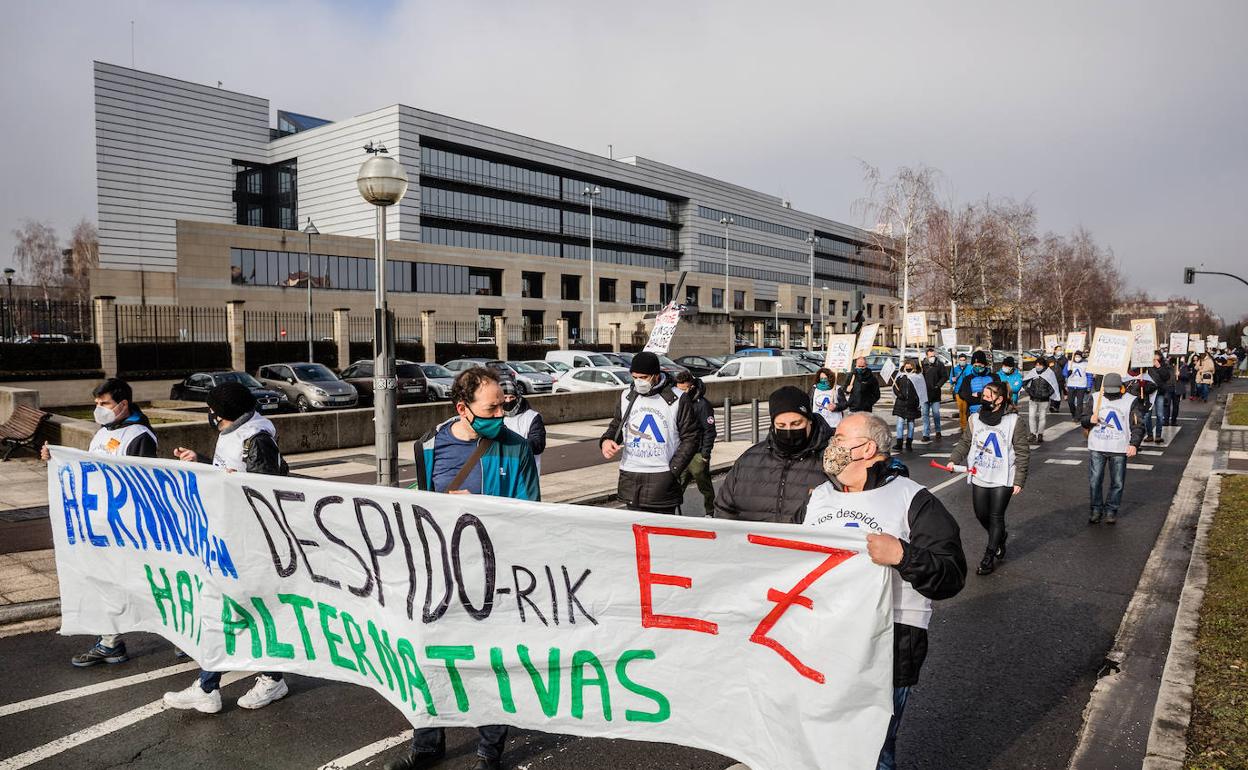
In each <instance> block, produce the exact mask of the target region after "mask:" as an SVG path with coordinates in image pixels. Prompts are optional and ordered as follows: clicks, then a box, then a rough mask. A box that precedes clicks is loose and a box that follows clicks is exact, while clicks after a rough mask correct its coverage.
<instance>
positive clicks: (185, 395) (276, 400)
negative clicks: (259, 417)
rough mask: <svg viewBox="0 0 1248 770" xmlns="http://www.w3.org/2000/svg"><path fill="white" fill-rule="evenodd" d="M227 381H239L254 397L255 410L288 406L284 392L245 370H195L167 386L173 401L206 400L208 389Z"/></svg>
mask: <svg viewBox="0 0 1248 770" xmlns="http://www.w3.org/2000/svg"><path fill="white" fill-rule="evenodd" d="M227 382H241V383H242V384H243V385H246V386H247V389H248V390H250V391H251V394H252V395H253V396H255V397H256V410H257V411H260V412H263V413H266V414H268V413H271V412H277V411H280V410H281V409H284V408H286V407H288V406H290V401H288V400H287V399H286V394H284V393H282V392H281V391H280V390H276V389H273V388H266V387H265V386H264V385H261V384H260V383H259V381H257V380H256V378H255V377H252V376H251V375H250V374H248V373H247V372H226V371H222V372H196V373H195V374H192V375H191V376H190V377H187V378H186V379H184V380H182V381H181V382H177V383H174V384H173V387H171V388H169V398H170V399H171V400H173V401H207V400H208V391H210V390H212V389H213V388H215V387H217V386H218V385H221V384H224V383H227Z"/></svg>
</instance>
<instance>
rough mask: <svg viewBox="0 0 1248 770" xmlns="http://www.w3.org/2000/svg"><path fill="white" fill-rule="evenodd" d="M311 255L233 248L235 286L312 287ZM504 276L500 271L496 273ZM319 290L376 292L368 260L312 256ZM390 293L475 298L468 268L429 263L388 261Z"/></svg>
mask: <svg viewBox="0 0 1248 770" xmlns="http://www.w3.org/2000/svg"><path fill="white" fill-rule="evenodd" d="M307 260H308V256H307V254H300V253H299V252H288V251H263V250H260V249H237V248H234V249H230V282H231V283H233V284H234V285H236V286H286V287H291V286H300V287H303V286H307V275H308V271H307ZM492 272H499V271H492ZM311 273H312V286H313V288H316V289H342V290H346V291H372V290H373V289H374V288H375V285H376V281H375V277H374V275H373V260H372V259H371V258H369V257H339V256H333V255H329V254H313V255H312V270H311ZM386 288H387V289H388V290H389V291H397V292H421V293H424V294H471V293H473V292H472V285H471V283H470V281H469V268H467V267H464V266H462V265H441V264H430V263H425V262H405V261H401V260H394V259H391V260H386Z"/></svg>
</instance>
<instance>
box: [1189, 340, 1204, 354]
mask: <svg viewBox="0 0 1248 770" xmlns="http://www.w3.org/2000/svg"><path fill="white" fill-rule="evenodd" d="M1187 347H1188V352H1189V353H1204V352H1205V341H1204V340H1191V341H1189V342H1188V344H1187Z"/></svg>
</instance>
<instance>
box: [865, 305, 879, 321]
mask: <svg viewBox="0 0 1248 770" xmlns="http://www.w3.org/2000/svg"><path fill="white" fill-rule="evenodd" d="M870 317H871V303H870V302H868V303H867V318H870ZM881 317H882V316H881Z"/></svg>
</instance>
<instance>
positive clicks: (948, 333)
mask: <svg viewBox="0 0 1248 770" xmlns="http://www.w3.org/2000/svg"><path fill="white" fill-rule="evenodd" d="M940 344H941V345H943V346H945V347H946V348H948V349H949V351H950V352H951V353H952V352H953V350H954V348H956V347H957V346H958V330H957V329H941V330H940Z"/></svg>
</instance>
